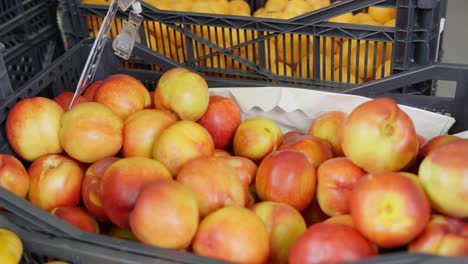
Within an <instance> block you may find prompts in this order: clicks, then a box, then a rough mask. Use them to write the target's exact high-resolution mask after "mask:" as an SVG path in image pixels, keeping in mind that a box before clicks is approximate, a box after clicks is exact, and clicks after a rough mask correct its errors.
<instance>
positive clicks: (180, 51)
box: [171, 48, 188, 64]
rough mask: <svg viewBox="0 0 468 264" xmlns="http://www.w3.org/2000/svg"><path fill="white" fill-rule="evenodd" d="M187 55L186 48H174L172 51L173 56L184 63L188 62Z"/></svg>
mask: <svg viewBox="0 0 468 264" xmlns="http://www.w3.org/2000/svg"><path fill="white" fill-rule="evenodd" d="M187 56H188V55H187V52H185V49H184V48H177V49H173V50H172V53H171V58H172V59H173V60H175V61H177V62H179V63H182V64H184V63H186V62H187Z"/></svg>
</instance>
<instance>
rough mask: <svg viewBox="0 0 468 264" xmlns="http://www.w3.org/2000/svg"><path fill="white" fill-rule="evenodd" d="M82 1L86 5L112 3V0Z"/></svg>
mask: <svg viewBox="0 0 468 264" xmlns="http://www.w3.org/2000/svg"><path fill="white" fill-rule="evenodd" d="M81 3H83V4H86V5H110V4H111V3H112V0H83V1H82V2H81Z"/></svg>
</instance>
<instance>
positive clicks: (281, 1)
mask: <svg viewBox="0 0 468 264" xmlns="http://www.w3.org/2000/svg"><path fill="white" fill-rule="evenodd" d="M287 4H288V0H268V1H267V2H266V3H265V11H266V12H281V11H283V10H284V8H286V5H287Z"/></svg>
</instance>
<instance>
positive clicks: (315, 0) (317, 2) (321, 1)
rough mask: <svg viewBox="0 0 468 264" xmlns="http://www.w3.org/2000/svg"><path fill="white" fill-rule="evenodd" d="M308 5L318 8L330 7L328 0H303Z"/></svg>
mask: <svg viewBox="0 0 468 264" xmlns="http://www.w3.org/2000/svg"><path fill="white" fill-rule="evenodd" d="M305 1H306V2H307V3H308V4H309V5H314V6H317V7H318V8H322V7H326V6H329V5H331V2H330V0H305ZM318 8H317V9H318Z"/></svg>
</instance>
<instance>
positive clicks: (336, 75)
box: [333, 67, 364, 84]
mask: <svg viewBox="0 0 468 264" xmlns="http://www.w3.org/2000/svg"><path fill="white" fill-rule="evenodd" d="M340 69H341V79H340ZM348 74H349V81H348ZM340 80H341V81H340ZM333 81H335V82H340V83H350V84H356V82H357V83H358V84H361V83H363V82H364V80H363V79H362V78H356V75H355V74H354V72H353V71H352V70H351V71H350V72H349V73H348V68H346V67H342V68H338V69H336V70H335V72H334V73H333Z"/></svg>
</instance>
